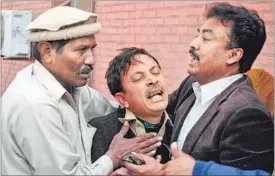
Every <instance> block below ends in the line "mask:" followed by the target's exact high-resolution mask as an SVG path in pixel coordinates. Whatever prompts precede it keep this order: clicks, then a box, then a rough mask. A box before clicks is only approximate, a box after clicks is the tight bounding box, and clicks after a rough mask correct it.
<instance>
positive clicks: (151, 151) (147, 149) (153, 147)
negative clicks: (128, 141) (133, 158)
mask: <svg viewBox="0 0 275 176" xmlns="http://www.w3.org/2000/svg"><path fill="white" fill-rule="evenodd" d="M159 146H161V142H157V143H155V144H153V145H149V146H145V147H144V148H142V149H140V150H139V153H143V154H146V155H154V154H155V153H156V149H157V148H158V147H159Z"/></svg>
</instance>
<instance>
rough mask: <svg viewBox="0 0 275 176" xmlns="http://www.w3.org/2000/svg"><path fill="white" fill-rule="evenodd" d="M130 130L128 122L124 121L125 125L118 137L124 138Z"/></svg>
mask: <svg viewBox="0 0 275 176" xmlns="http://www.w3.org/2000/svg"><path fill="white" fill-rule="evenodd" d="M128 130H129V122H128V121H124V123H123V125H122V127H121V129H120V131H119V132H118V135H119V136H120V137H124V136H125V134H126V133H127V131H128Z"/></svg>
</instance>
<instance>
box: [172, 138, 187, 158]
mask: <svg viewBox="0 0 275 176" xmlns="http://www.w3.org/2000/svg"><path fill="white" fill-rule="evenodd" d="M170 148H171V153H172V156H173V159H176V158H179V157H182V156H184V154H183V153H182V152H181V151H179V150H178V146H177V143H176V142H173V143H172V144H171V147H170Z"/></svg>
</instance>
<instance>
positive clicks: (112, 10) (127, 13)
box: [92, 1, 274, 97]
mask: <svg viewBox="0 0 275 176" xmlns="http://www.w3.org/2000/svg"><path fill="white" fill-rule="evenodd" d="M209 3H211V1H122V2H118V1H100V2H99V1H97V2H96V13H98V14H99V18H100V21H101V24H102V26H103V30H102V32H101V33H100V34H98V35H97V39H98V43H99V45H98V47H97V49H96V68H95V71H94V73H93V81H92V86H93V87H94V88H96V89H98V90H100V91H102V92H104V93H105V94H107V96H109V97H112V96H111V95H110V94H109V91H108V88H107V86H106V81H105V79H104V74H105V71H106V69H107V63H108V62H109V61H110V60H111V59H112V58H113V57H114V56H115V55H116V54H117V51H116V50H117V49H119V48H122V47H129V46H137V47H143V48H145V49H147V50H148V51H149V52H150V53H151V54H152V55H153V56H155V57H156V58H157V59H158V60H159V61H160V64H161V66H162V68H163V70H164V75H165V78H166V83H167V84H168V89H169V92H171V91H173V90H174V89H176V88H177V87H178V85H179V84H180V82H181V81H182V80H183V78H184V77H186V76H187V73H186V68H187V66H188V65H187V63H188V59H189V54H188V49H189V48H188V43H189V42H190V41H191V39H192V38H193V37H194V36H195V35H196V30H197V27H199V26H200V24H201V20H202V18H201V17H200V15H201V14H202V12H203V11H204V8H205V5H206V4H209ZM230 3H232V4H242V5H245V6H248V7H249V8H253V9H255V10H257V11H258V12H259V13H260V15H261V16H262V17H263V19H264V20H265V22H266V26H267V36H268V37H267V41H266V44H265V46H264V48H263V50H262V52H261V54H260V55H259V58H258V59H257V61H256V62H255V64H254V67H263V68H265V69H267V70H268V71H269V72H270V73H271V74H272V75H273V68H274V30H273V26H274V16H273V14H274V3H273V2H272V1H261V2H260V1H240V2H236V1H230Z"/></svg>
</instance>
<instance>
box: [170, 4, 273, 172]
mask: <svg viewBox="0 0 275 176" xmlns="http://www.w3.org/2000/svg"><path fill="white" fill-rule="evenodd" d="M205 18H206V20H205V22H204V24H203V25H202V26H201V27H200V28H199V29H198V34H197V36H196V37H195V38H194V39H193V40H192V41H191V43H190V44H189V46H190V55H191V61H190V62H189V68H188V73H189V74H190V76H189V77H187V78H186V79H185V80H184V81H183V82H182V83H181V85H180V87H179V88H178V89H177V90H176V91H174V92H173V93H172V94H171V96H170V97H169V105H168V108H167V112H168V113H170V114H172V115H173V117H172V118H174V119H175V121H174V124H175V126H174V129H173V134H172V137H171V140H172V141H177V142H178V145H179V147H181V149H182V151H184V152H186V153H188V154H191V155H192V156H193V157H194V158H195V159H199V160H204V161H209V160H212V161H216V162H218V163H222V164H226V165H231V166H234V167H238V168H241V169H263V170H266V171H268V172H271V171H272V170H273V162H274V155H273V151H274V125H273V121H272V120H271V118H270V114H269V112H268V109H267V107H266V106H265V105H264V104H263V102H262V101H261V100H260V99H259V97H258V96H257V95H256V93H255V92H254V90H253V88H252V85H251V81H250V80H249V78H248V77H247V76H245V75H243V74H242V73H245V72H246V71H247V70H249V69H250V68H251V65H252V64H253V62H254V60H255V59H256V57H257V55H258V54H259V53H260V51H261V49H262V47H263V45H264V42H265V39H266V32H265V25H264V22H263V21H262V19H261V18H260V17H259V16H258V15H257V13H255V12H254V11H250V10H248V9H246V8H243V7H237V6H232V5H230V4H227V3H217V4H213V5H212V6H210V8H209V9H208V11H207V12H206V15H205ZM202 109H203V110H202ZM200 111H202V112H200ZM194 119H197V121H196V120H195V122H192V120H193V121H194ZM190 126H191V127H190Z"/></svg>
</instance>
